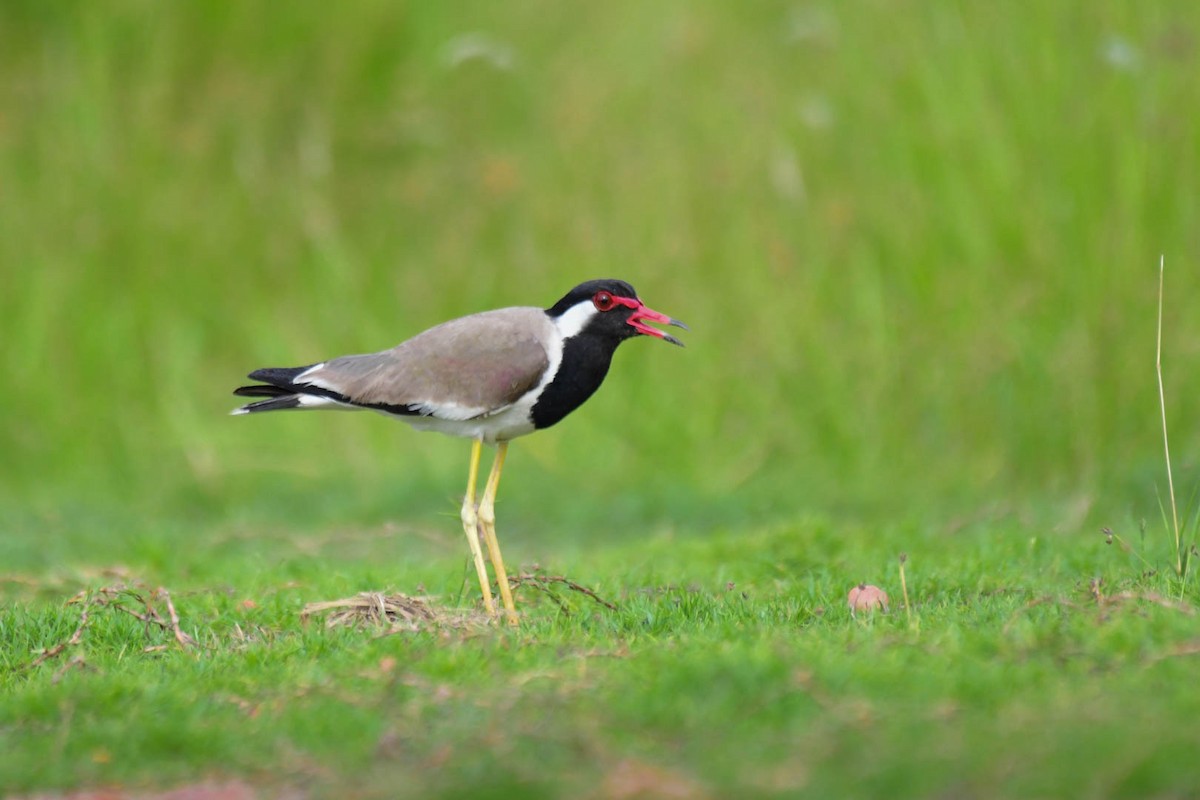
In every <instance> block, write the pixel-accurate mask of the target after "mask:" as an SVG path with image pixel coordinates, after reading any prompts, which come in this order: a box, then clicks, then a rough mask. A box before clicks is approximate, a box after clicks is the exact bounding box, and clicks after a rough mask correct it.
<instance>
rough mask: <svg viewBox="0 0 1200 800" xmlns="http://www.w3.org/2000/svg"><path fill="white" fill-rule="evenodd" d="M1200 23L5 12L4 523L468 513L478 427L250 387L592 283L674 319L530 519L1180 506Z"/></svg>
mask: <svg viewBox="0 0 1200 800" xmlns="http://www.w3.org/2000/svg"><path fill="white" fill-rule="evenodd" d="M1198 37H1200V6H1197V5H1196V4H1195V3H1192V2H1185V1H1183V0H1180V2H1145V3H1129V2H1124V1H1123V0H1094V1H1089V2H1082V1H1080V2H1044V3H950V2H947V3H897V2H856V3H839V2H765V3H752V4H748V3H734V2H726V3H684V2H664V3H640V2H628V1H627V0H619V1H618V2H612V3H602V4H596V3H591V4H560V3H540V2H525V1H523V0H518V1H517V2H509V3H488V2H466V3H454V4H438V3H404V2H362V3H351V4H345V5H338V6H336V7H333V6H330V5H329V4H327V3H318V2H292V3H286V4H260V3H243V2H197V3H161V2H154V1H152V0H109V1H107V2H91V1H89V2H58V3H45V2H40V0H6V2H5V3H4V4H3V6H2V7H0V347H2V352H3V374H4V376H5V386H4V387H3V391H0V507H2V508H3V511H2V514H3V519H4V522H5V526H6V528H7V530H8V532H9V535H7V536H6V537H5V538H4V541H3V544H0V552H2V553H4V554H5V558H6V561H7V563H8V564H10V565H13V564H16V565H27V566H36V565H38V564H41V563H45V562H47V561H48V560H49V559H51V558H52V555H53V554H54V553H55V552H58V549H57V548H58V547H59V546H63V547H65V545H61V544H60V545H56V543H62V542H69V543H70V545H71V547H72V548H75V549H74V550H73V551H72V552H73V553H74V555H75V557H80V558H87V557H99V555H100V554H106V555H110V556H111V555H113V554H116V555H117V556H118V557H119V556H120V554H121V553H122V552H123V549H124V548H127V547H129V546H130V545H129V541H130V538H122V534H123V533H124V534H128V537H133V538H136V537H144V536H146V535H148V534H147V531H148V530H158V529H160V528H161V529H163V530H167V529H169V530H170V533H169V537H174V538H173V539H172V541H184V540H185V539H186V537H189V536H190V537H203V536H204V535H205V532H204V528H203V526H204V525H208V524H220V525H259V524H261V525H280V526H317V527H319V526H322V525H330V524H338V525H351V526H352V525H356V524H366V525H369V524H379V523H380V522H381V521H386V520H394V519H400V520H423V521H425V522H427V523H429V524H431V525H435V526H438V527H441V526H443V524H444V526H445V528H446V535H447V536H448V537H451V536H453V532H454V530H455V526H456V524H457V523H456V522H454V521H453V520H454V519H455V518H456V515H457V510H456V509H457V495H458V493H459V492H461V489H462V484H463V481H464V473H465V467H466V458H467V452H468V448H467V446H466V444H465V443H463V442H455V441H453V440H450V439H446V438H442V437H434V436H429V435H425V434H418V433H414V432H411V431H409V430H407V429H406V428H405V427H404V426H402V425H397V424H394V423H390V422H388V421H387V420H384V419H382V418H379V417H377V416H375V415H369V414H359V415H349V414H347V415H336V414H327V415H301V414H295V415H277V416H272V417H262V418H256V419H246V418H237V419H234V418H230V417H228V416H226V412H227V411H228V410H229V409H231V408H232V407H233V406H234V405H235V404H236V403H235V399H234V398H232V397H231V396H230V395H229V391H230V390H231V389H232V388H233V387H235V386H237V385H238V384H239V383H240V382H241V380H242V376H243V375H244V374H245V373H246V372H248V371H249V370H251V369H253V368H257V367H262V366H283V365H293V364H301V363H308V362H312V361H315V360H319V359H321V358H325V357H329V356H332V355H337V354H342V353H350V352H365V351H373V350H378V349H382V348H384V347H388V346H391V345H392V344H395V343H396V342H398V341H400V340H401V339H403V338H406V337H408V336H410V335H412V334H414V333H416V332H418V331H420V330H422V329H424V328H426V327H428V326H430V325H433V324H435V323H437V322H440V321H442V320H444V319H446V318H449V317H451V316H456V315H460V314H466V313H470V312H473V311H478V310H482V309H485V308H491V307H498V306H504V305H541V306H548V305H550V304H552V303H553V302H554V301H555V300H557V299H558V298H559V297H560V296H561V295H562V294H563V293H565V292H566V290H567V289H569V288H570V287H571V286H573V285H574V284H576V283H578V282H579V281H581V280H584V279H588V278H593V277H603V276H613V277H620V278H623V279H626V280H628V281H630V282H632V283H633V284H634V285H635V286H636V287H637V288H638V290H639V292H640V293H641V295H642V297H643V299H645V300H646V302H647V303H648V304H650V305H651V306H652V307H654V308H657V309H659V310H661V311H664V312H666V313H669V314H671V315H673V316H677V317H679V318H681V319H684V320H685V321H687V322H688V323H689V324H690V325H691V326H692V333H691V334H690V335H687V336H686V337H685V338H686V341H687V344H688V347H687V349H686V350H677V349H674V348H670V347H665V346H662V345H660V344H658V343H654V342H649V341H640V342H637V343H633V344H629V345H626V346H625V347H624V348H622V350H621V352H620V353H619V355H618V356H617V359H616V364H615V365H614V370H613V372H612V373H611V374H610V376H609V379H608V381H607V383H606V385H605V387H604V389H603V390H602V391H601V392H600V393H599V394H598V395H597V396H596V397H595V398H594V399H593V400H592V401H590V402H589V403H588V404H587V405H586V406H585V407H584V408H583V409H581V410H580V411H578V412H576V414H575V415H574V416H572V417H570V418H568V419H567V420H566V421H565V422H564V423H563V424H561V425H560V426H558V427H557V428H555V429H553V430H551V431H547V432H544V433H541V434H539V435H538V436H535V437H531V438H529V439H525V440H522V441H520V442H518V444H517V446H515V447H514V448H513V451H512V452H513V458H512V459H511V460H510V468H509V470H508V472H507V473H506V480H505V484H504V486H503V489H502V493H501V501H502V506H503V507H502V509H501V515H502V517H503V518H504V519H505V520H507V521H509V525H510V527H514V526H515V527H519V528H521V529H522V533H521V534H520V536H519V537H518V538H521V537H524V540H525V541H527V542H529V541H533V542H537V541H539V540H559V539H561V540H562V541H575V540H579V539H580V537H585V538H586V537H589V536H598V535H623V534H624V535H636V534H637V532H638V531H639V530H641V529H644V528H645V527H646V526H647V525H652V526H658V527H667V528H678V529H679V530H680V531H685V532H686V531H700V532H702V531H704V530H707V529H711V528H713V527H714V526H720V525H737V524H739V523H740V522H741V521H743V520H750V519H754V520H763V519H772V518H784V517H789V516H790V517H794V516H796V515H802V514H818V515H829V516H850V517H854V518H856V519H859V520H863V521H866V522H868V523H869V522H871V521H873V520H885V519H895V518H897V517H899V518H904V519H915V520H921V521H924V522H928V523H929V524H937V525H944V526H946V527H948V528H953V527H954V526H957V525H962V524H970V522H971V521H972V520H977V519H981V518H994V517H997V516H1010V515H1015V516H1017V517H1019V518H1021V519H1024V520H1030V521H1032V523H1033V524H1037V525H1045V526H1047V527H1055V528H1058V529H1061V530H1064V531H1066V532H1069V533H1074V532H1078V531H1081V530H1086V529H1087V528H1088V526H1092V525H1094V524H1096V523H1097V522H1101V521H1103V522H1113V521H1122V520H1130V519H1136V518H1138V517H1140V516H1145V515H1151V516H1152V517H1156V516H1157V513H1158V512H1157V500H1156V495H1155V492H1156V486H1157V485H1159V484H1161V483H1162V482H1163V480H1162V462H1161V441H1160V429H1159V420H1158V407H1157V394H1156V389H1155V379H1154V324H1155V301H1156V290H1157V267H1158V259H1159V255H1160V254H1164V255H1165V257H1166V267H1167V299H1166V316H1165V330H1164V334H1163V336H1164V349H1165V354H1166V378H1167V401H1168V404H1169V410H1170V415H1169V418H1170V423H1171V425H1172V434H1173V437H1174V438H1173V445H1174V454H1175V455H1176V457H1177V460H1178V462H1179V465H1180V472H1179V473H1177V476H1176V478H1177V485H1178V486H1180V487H1182V493H1183V494H1185V495H1186V494H1187V493H1188V492H1190V490H1191V488H1192V487H1193V486H1194V485H1195V483H1196V480H1197V477H1196V470H1195V469H1193V468H1192V467H1191V466H1190V465H1191V463H1192V459H1193V454H1194V453H1195V452H1196V450H1197V444H1198V443H1200V442H1198V437H1197V430H1196V427H1195V425H1194V424H1193V423H1194V421H1195V420H1196V419H1197V411H1198V410H1200V373H1198V372H1197V371H1196V370H1195V369H1193V368H1192V367H1193V365H1195V364H1197V363H1200V320H1198V319H1197V315H1196V314H1195V313H1193V310H1194V302H1193V300H1192V298H1193V297H1195V296H1196V293H1197V290H1198V289H1200V276H1198V275H1197V269H1196V266H1197V263H1200V262H1198V255H1200V225H1198V212H1200V202H1198V199H1197V198H1198V191H1200V125H1198V120H1200V116H1198V111H1197V109H1200V81H1198V80H1197V78H1196V76H1197V75H1200V38H1198ZM167 535H168V534H164V536H167Z"/></svg>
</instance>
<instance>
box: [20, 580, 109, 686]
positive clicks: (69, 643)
mask: <svg viewBox="0 0 1200 800" xmlns="http://www.w3.org/2000/svg"><path fill="white" fill-rule="evenodd" d="M81 597H82V598H83V611H81V612H80V614H79V627H77V628H76V629H75V632H74V633H72V634H71V638H69V639H67V640H66V641H64V642H59V643H58V644H56V645H54V646H53V647H51V648H49V649H47V650H44V651H42V654H41V655H39V656H38V657H37V658H35V659H34V660H33V661H30V662H29V664H28V666H26V669H33V668H34V667H36V666H38V665H40V664H44V663H46V662H47V661H49V660H50V659H52V658H56V657H58V656H60V655H62V653H63V651H64V650H66V649H67V648H69V647H74V646H76V645H77V644H79V642H80V641H82V639H83V631H84V630H85V629H86V628H87V626H88V619H89V616H88V611H89V609H90V608H91V605H92V603H93V602H94V601H93V600H92V599H91V598H89V597H87V594H86V593H85V592H80V593H79V594H77V595H75V596H74V597H73V598H71V599H70V600H69V601H68V605H70V604H71V603H74V602H76V601H78V600H79V599H80V598H81Z"/></svg>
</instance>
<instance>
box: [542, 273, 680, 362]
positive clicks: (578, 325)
mask: <svg viewBox="0 0 1200 800" xmlns="http://www.w3.org/2000/svg"><path fill="white" fill-rule="evenodd" d="M546 313H547V314H549V315H550V317H552V318H553V319H554V322H555V324H556V325H557V326H558V328H559V331H560V332H561V333H562V336H563V338H564V339H569V338H571V337H572V336H575V335H577V334H580V333H583V334H586V335H589V336H596V337H599V338H603V339H610V340H615V341H616V342H621V341H624V340H625V339H629V338H632V337H634V336H638V335H642V336H654V337H656V338H659V339H662V340H663V341H666V342H670V343H671V344H677V345H679V346H680V347H682V346H683V342H681V341H679V340H678V339H676V338H675V337H674V336H670V335H668V334H667V333H665V332H663V331H661V330H659V329H657V328H652V327H650V326H649V325H647V324H646V322H647V321H649V322H657V323H659V324H660V325H674V326H675V327H677V328H683V329H684V330H687V326H686V325H684V324H683V323H682V322H680V321H679V320H677V319H672V318H671V317H668V316H667V315H666V314H660V313H659V312H657V311H655V310H654V309H652V308H649V307H648V306H646V305H645V304H643V303H642V301H641V300H639V299H638V296H637V291H636V290H635V289H634V288H633V287H632V286H630V285H629V284H628V283H626V282H625V281H618V280H614V279H611V278H609V279H601V280H594V281H587V282H586V283H581V284H579V285H578V286H576V287H575V288H574V289H572V290H571V291H569V292H567V294H566V295H565V296H564V297H563V298H562V299H561V300H559V301H558V302H557V303H555V304H554V305H553V306H551V307H550V308H548V309H546Z"/></svg>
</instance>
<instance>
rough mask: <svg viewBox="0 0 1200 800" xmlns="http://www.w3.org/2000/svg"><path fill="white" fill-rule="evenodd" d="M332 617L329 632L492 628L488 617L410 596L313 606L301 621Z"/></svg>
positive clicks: (377, 595) (360, 597)
mask: <svg viewBox="0 0 1200 800" xmlns="http://www.w3.org/2000/svg"><path fill="white" fill-rule="evenodd" d="M321 614H328V615H327V616H326V617H325V627H326V628H338V627H345V626H352V627H367V626H382V625H387V626H389V629H388V630H387V631H386V632H385V633H387V634H390V633H402V632H406V631H407V632H415V631H420V630H426V629H430V628H454V629H462V628H475V627H483V626H486V625H489V624H491V621H492V620H491V619H490V618H489V617H488V616H487V615H486V614H482V613H479V612H474V611H462V610H453V611H451V610H447V609H444V608H441V607H440V606H438V605H437V604H435V603H434V602H433V598H431V597H409V596H408V595H406V594H390V595H388V594H384V593H383V592H360V593H359V594H356V595H355V596H354V597H347V598H345V599H342V600H327V601H324V602H320V603H309V604H308V605H306V606H305V607H304V610H302V611H301V612H300V619H301V620H302V621H303V622H308V619H309V617H312V616H316V615H321Z"/></svg>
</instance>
